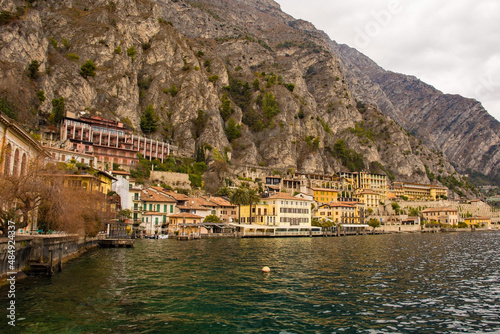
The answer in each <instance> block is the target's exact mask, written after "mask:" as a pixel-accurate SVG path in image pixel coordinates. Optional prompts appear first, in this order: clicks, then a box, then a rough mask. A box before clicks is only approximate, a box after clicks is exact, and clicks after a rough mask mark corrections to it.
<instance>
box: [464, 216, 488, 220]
mask: <svg viewBox="0 0 500 334" xmlns="http://www.w3.org/2000/svg"><path fill="white" fill-rule="evenodd" d="M467 219H470V220H490V219H491V218H490V217H470V218H465V220H467Z"/></svg>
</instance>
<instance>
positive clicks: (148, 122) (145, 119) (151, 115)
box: [140, 104, 159, 134]
mask: <svg viewBox="0 0 500 334" xmlns="http://www.w3.org/2000/svg"><path fill="white" fill-rule="evenodd" d="M158 122H159V118H158V115H156V113H155V110H154V107H153V106H152V105H151V104H150V105H149V106H148V107H147V108H146V110H145V111H144V113H143V114H142V116H141V123H140V126H141V130H142V132H144V133H146V134H147V133H153V132H155V131H156V130H158Z"/></svg>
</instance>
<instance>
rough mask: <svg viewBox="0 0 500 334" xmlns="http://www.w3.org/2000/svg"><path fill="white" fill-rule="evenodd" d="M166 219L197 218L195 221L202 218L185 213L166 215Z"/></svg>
mask: <svg viewBox="0 0 500 334" xmlns="http://www.w3.org/2000/svg"><path fill="white" fill-rule="evenodd" d="M167 217H169V218H197V219H202V218H203V217H202V216H198V215H194V214H192V213H187V212H182V213H175V214H173V215H168V216H167Z"/></svg>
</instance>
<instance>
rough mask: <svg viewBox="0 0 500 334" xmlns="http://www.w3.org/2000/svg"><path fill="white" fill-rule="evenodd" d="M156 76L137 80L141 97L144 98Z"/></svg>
mask: <svg viewBox="0 0 500 334" xmlns="http://www.w3.org/2000/svg"><path fill="white" fill-rule="evenodd" d="M153 79H154V77H144V78H142V79H141V80H137V86H139V99H140V100H142V99H144V98H145V97H146V91H147V90H148V89H149V87H150V86H151V83H152V82H153Z"/></svg>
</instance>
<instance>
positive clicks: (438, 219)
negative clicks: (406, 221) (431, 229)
mask: <svg viewBox="0 0 500 334" xmlns="http://www.w3.org/2000/svg"><path fill="white" fill-rule="evenodd" d="M422 218H423V219H424V220H425V221H426V222H427V223H438V224H444V225H457V224H458V210H456V209H451V208H431V209H425V210H424V211H422Z"/></svg>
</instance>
